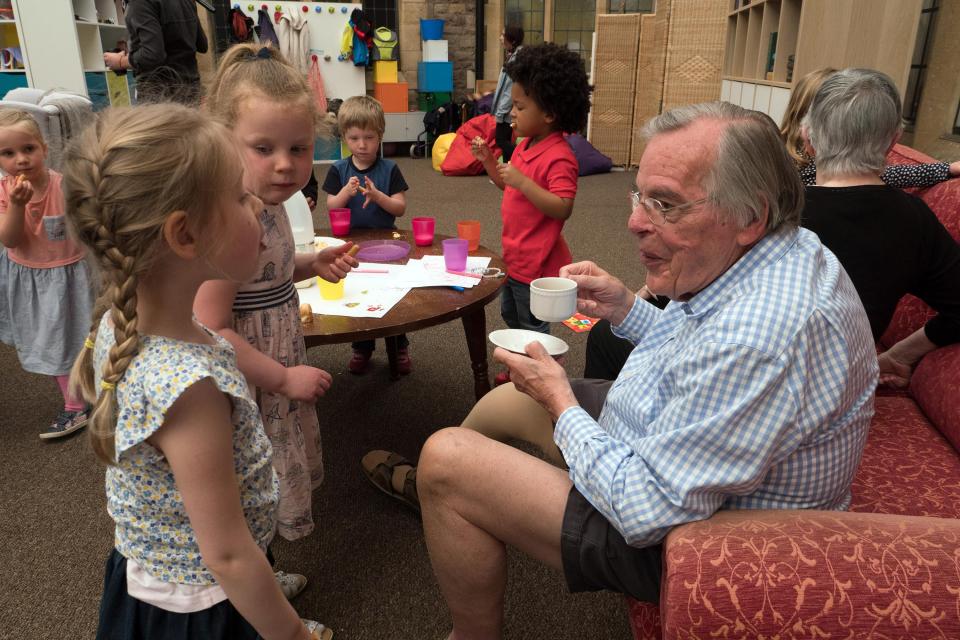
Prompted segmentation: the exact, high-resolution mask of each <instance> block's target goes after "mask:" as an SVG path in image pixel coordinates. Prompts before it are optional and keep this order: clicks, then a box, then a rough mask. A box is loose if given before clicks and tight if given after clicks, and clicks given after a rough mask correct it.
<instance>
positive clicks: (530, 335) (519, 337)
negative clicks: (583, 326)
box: [488, 329, 570, 356]
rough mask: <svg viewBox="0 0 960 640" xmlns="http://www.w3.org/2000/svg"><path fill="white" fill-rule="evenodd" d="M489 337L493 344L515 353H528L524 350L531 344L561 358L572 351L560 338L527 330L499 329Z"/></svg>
mask: <svg viewBox="0 0 960 640" xmlns="http://www.w3.org/2000/svg"><path fill="white" fill-rule="evenodd" d="M488 337H489V338H490V342H492V343H493V344H495V345H497V346H498V347H503V348H504V349H506V350H507V351H513V352H514V353H526V351H524V350H523V349H524V347H526V346H527V345H528V344H530V343H531V342H539V343H540V344H542V345H543V348H544V349H546V350H547V353H549V354H550V355H552V356H559V355H561V354H564V353H566V352H567V350H568V349H570V347H569V345H567V343H566V342H564V341H563V340H561V339H560V338H557V337H555V336H551V335H550V334H548V333H540V332H539V331H528V330H527V329H498V330H496V331H491V332H490V335H489V336H488Z"/></svg>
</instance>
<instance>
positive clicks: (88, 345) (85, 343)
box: [83, 338, 97, 349]
mask: <svg viewBox="0 0 960 640" xmlns="http://www.w3.org/2000/svg"><path fill="white" fill-rule="evenodd" d="M95 346H97V345H95V344H93V340H91V339H90V338H85V339H84V341H83V348H84V349H93V348H94V347H95Z"/></svg>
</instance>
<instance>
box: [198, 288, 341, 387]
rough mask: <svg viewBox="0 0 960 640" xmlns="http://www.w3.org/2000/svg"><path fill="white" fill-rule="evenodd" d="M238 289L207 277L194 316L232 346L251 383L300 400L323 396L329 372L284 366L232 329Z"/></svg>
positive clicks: (328, 381) (329, 381)
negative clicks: (234, 302)
mask: <svg viewBox="0 0 960 640" xmlns="http://www.w3.org/2000/svg"><path fill="white" fill-rule="evenodd" d="M238 288H239V285H237V284H236V283H234V282H228V281H227V280H208V281H207V282H204V283H203V284H202V285H200V290H199V291H197V297H196V298H195V299H194V301H193V312H194V313H195V314H196V316H197V319H198V320H200V322H202V323H203V324H204V325H206V326H207V327H209V328H210V329H212V330H214V331H216V332H217V333H219V334H220V335H222V336H223V337H224V338H226V340H227V342H229V343H230V344H232V345H233V348H234V350H235V351H236V352H237V367H238V368H239V369H240V371H242V372H243V375H245V376H246V377H247V380H248V381H249V382H250V384H252V385H253V386H255V387H258V388H260V389H263V390H264V391H269V392H271V393H279V394H280V395H283V396H286V397H288V398H290V399H292V400H302V401H304V402H312V401H315V400H316V399H317V398H319V397H321V396H323V395H324V394H325V393H326V392H327V389H329V388H330V385H331V383H332V382H333V378H332V377H331V376H330V374H329V373H327V372H326V371H323V370H322V369H317V368H315V367H309V366H306V365H299V366H295V367H285V366H283V365H282V364H280V363H279V362H277V361H276V360H274V359H273V358H271V357H270V356H268V355H266V354H265V353H263V352H262V351H259V350H258V349H257V348H256V347H254V346H253V345H251V344H250V343H249V342H247V341H246V340H245V339H244V338H243V336H241V335H240V334H239V333H237V332H236V331H235V330H234V328H233V299H234V298H235V297H236V295H237V289H238Z"/></svg>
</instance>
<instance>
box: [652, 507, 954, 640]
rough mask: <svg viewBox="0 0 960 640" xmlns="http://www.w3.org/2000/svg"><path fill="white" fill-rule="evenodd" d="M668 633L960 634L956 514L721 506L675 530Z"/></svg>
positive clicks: (670, 545)
mask: <svg viewBox="0 0 960 640" xmlns="http://www.w3.org/2000/svg"><path fill="white" fill-rule="evenodd" d="M665 553H666V562H667V563H668V564H669V566H670V567H671V570H670V572H669V573H668V574H667V576H666V577H665V580H664V588H663V594H662V600H661V610H662V612H663V616H664V618H663V638H664V639H671V640H672V639H674V638H683V639H685V640H692V639H694V638H702V639H703V640H708V639H710V640H712V639H714V638H729V639H733V638H737V639H741V638H742V639H747V638H779V639H781V640H788V639H800V638H873V639H876V640H894V639H897V640H908V639H914V638H942V639H947V638H960V522H958V521H956V520H944V519H940V518H904V519H898V518H891V517H889V516H884V515H880V514H866V513H845V512H829V511H725V512H720V513H718V514H716V515H714V516H713V517H712V518H710V519H708V520H704V521H701V522H696V523H692V524H687V525H684V526H682V527H678V528H677V529H675V530H674V531H673V532H671V533H670V535H669V536H668V537H667V543H666V549H665Z"/></svg>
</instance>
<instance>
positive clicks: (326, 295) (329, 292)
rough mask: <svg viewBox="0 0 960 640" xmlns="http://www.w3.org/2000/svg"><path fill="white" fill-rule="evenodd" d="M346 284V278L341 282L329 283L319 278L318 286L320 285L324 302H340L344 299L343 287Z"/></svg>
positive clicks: (341, 279)
mask: <svg viewBox="0 0 960 640" xmlns="http://www.w3.org/2000/svg"><path fill="white" fill-rule="evenodd" d="M346 282H347V279H346V278H340V281H339V282H327V281H326V280H324V279H323V278H321V277H319V276H317V284H318V285H320V297H321V298H323V299H324V300H339V299H340V298H342V297H343V286H344V284H346Z"/></svg>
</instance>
